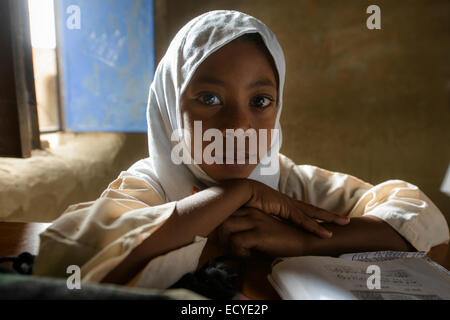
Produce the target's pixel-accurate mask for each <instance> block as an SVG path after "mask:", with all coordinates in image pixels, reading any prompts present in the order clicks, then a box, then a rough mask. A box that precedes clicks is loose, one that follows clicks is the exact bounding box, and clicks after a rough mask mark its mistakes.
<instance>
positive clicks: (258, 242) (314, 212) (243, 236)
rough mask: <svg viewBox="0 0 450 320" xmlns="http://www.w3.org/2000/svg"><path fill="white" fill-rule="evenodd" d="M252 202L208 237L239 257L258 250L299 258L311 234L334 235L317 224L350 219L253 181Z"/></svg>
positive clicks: (341, 221)
mask: <svg viewBox="0 0 450 320" xmlns="http://www.w3.org/2000/svg"><path fill="white" fill-rule="evenodd" d="M251 185H252V195H253V196H252V197H251V199H250V200H249V201H248V202H247V203H246V204H245V205H244V206H242V207H241V208H239V209H238V210H237V211H235V212H234V213H233V214H232V215H231V216H229V217H228V218H227V219H226V220H225V221H223V222H222V224H221V225H219V226H218V227H217V228H216V229H215V230H214V231H213V232H212V233H211V234H210V236H209V238H210V240H211V241H213V242H216V243H219V244H220V245H222V246H225V247H227V248H228V249H231V251H232V252H233V253H234V254H236V255H239V256H244V257H245V256H249V255H250V254H251V251H252V250H257V251H260V252H263V253H266V254H268V255H271V256H277V257H281V256H300V255H303V253H304V249H305V245H306V243H305V240H306V238H307V236H311V233H313V234H315V235H316V236H319V237H321V238H329V237H331V236H332V234H331V232H330V231H328V230H326V229H325V228H324V227H323V226H321V225H320V223H318V222H317V221H316V219H319V220H322V221H324V222H331V223H336V224H338V225H346V224H347V223H348V222H349V221H350V220H349V218H347V217H342V216H339V215H336V214H334V213H331V212H328V211H327V210H324V209H320V208H317V207H315V206H313V205H310V204H307V203H305V202H303V201H299V200H296V199H293V198H291V197H289V196H287V195H285V194H282V193H280V192H278V191H277V190H274V189H272V188H270V187H268V186H266V185H264V184H262V183H260V182H256V181H252V182H251Z"/></svg>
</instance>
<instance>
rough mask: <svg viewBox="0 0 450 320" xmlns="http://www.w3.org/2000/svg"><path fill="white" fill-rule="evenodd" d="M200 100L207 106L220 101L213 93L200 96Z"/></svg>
mask: <svg viewBox="0 0 450 320" xmlns="http://www.w3.org/2000/svg"><path fill="white" fill-rule="evenodd" d="M200 102H202V103H203V104H206V105H208V106H213V105H216V104H220V103H221V101H220V99H219V98H217V96H215V95H213V94H209V93H208V94H204V95H202V96H200Z"/></svg>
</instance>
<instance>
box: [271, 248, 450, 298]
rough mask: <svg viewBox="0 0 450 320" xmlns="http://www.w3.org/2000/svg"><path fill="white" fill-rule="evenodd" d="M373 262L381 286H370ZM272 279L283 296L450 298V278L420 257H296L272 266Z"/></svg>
mask: <svg viewBox="0 0 450 320" xmlns="http://www.w3.org/2000/svg"><path fill="white" fill-rule="evenodd" d="M370 265H377V266H378V267H379V268H380V283H381V287H380V289H369V288H368V285H367V280H368V278H369V277H370V276H371V275H372V274H371V273H367V272H366V271H367V268H368V266H370ZM269 281H270V282H271V283H272V284H273V285H274V288H275V290H277V292H278V293H279V294H280V296H281V297H282V298H283V299H287V300H292V299H294V300H303V299H306V300H329V299H332V300H343V299H387V300H392V299H395V300H404V299H408V300H409V299H418V300H420V299H450V277H449V276H448V275H446V274H445V273H443V272H441V271H440V270H438V269H436V268H435V267H434V266H432V265H431V264H429V263H428V262H427V260H425V259H421V258H407V259H396V260H389V261H377V262H364V261H351V260H347V259H340V258H331V257H316V256H308V257H294V258H288V259H285V260H283V261H282V262H280V263H278V264H276V265H275V266H273V268H272V274H271V276H270V277H269Z"/></svg>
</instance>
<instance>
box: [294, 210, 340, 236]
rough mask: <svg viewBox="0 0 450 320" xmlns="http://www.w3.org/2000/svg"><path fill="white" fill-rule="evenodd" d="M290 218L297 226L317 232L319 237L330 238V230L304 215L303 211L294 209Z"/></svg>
mask: <svg viewBox="0 0 450 320" xmlns="http://www.w3.org/2000/svg"><path fill="white" fill-rule="evenodd" d="M290 220H291V221H292V222H293V223H295V224H296V225H298V226H301V227H303V228H304V229H305V230H308V231H310V232H312V233H315V234H317V235H318V236H319V237H321V238H331V236H332V235H333V234H332V233H331V231H329V230H327V229H325V228H324V227H322V226H321V225H320V224H319V223H317V222H316V221H314V220H312V219H311V218H309V217H308V216H306V215H305V214H304V213H303V212H301V211H299V210H295V212H292V214H291V216H290Z"/></svg>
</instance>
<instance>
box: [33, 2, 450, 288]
mask: <svg viewBox="0 0 450 320" xmlns="http://www.w3.org/2000/svg"><path fill="white" fill-rule="evenodd" d="M284 79H285V61H284V55H283V51H282V49H281V47H280V45H279V43H278V41H277V39H276V37H275V35H274V34H273V33H272V32H271V31H270V30H269V29H268V28H267V27H266V26H265V25H264V24H263V23H262V22H261V21H259V20H257V19H255V18H254V17H251V16H249V15H246V14H244V13H241V12H237V11H232V10H217V11H211V12H207V13H205V14H202V15H200V16H198V17H196V18H195V19H193V20H191V21H190V22H189V23H187V24H186V25H185V26H184V27H183V28H182V29H181V30H180V31H179V32H178V33H177V35H176V36H175V37H174V39H173V40H172V42H171V44H170V46H169V48H168V50H167V52H166V54H165V56H164V57H163V59H162V60H161V62H160V63H159V65H158V67H157V70H156V72H155V77H154V80H153V82H152V84H151V86H150V93H149V101H148V112H147V120H148V123H149V132H148V136H149V151H150V152H149V153H150V157H149V158H147V159H143V160H140V161H138V162H137V163H135V164H134V165H133V166H132V167H131V168H130V169H128V170H127V171H124V172H122V173H121V174H120V175H119V177H118V178H117V179H116V180H115V181H113V182H112V183H111V184H110V185H109V186H108V188H107V189H106V190H105V191H104V192H103V193H102V195H101V196H100V198H99V199H97V200H96V201H91V202H85V203H80V204H76V205H72V206H69V208H68V209H67V210H66V211H65V212H64V213H63V215H62V216H61V217H60V218H59V219H57V220H56V221H54V223H53V224H52V225H51V226H50V227H49V228H48V229H47V230H46V231H45V232H43V233H42V234H41V235H40V237H41V243H40V249H39V254H38V256H37V259H36V263H35V267H34V270H35V274H37V275H47V276H61V277H65V276H67V274H66V269H67V266H69V265H79V266H80V267H81V275H82V281H86V282H88V281H90V282H111V283H119V284H129V285H135V286H144V287H152V288H168V287H169V286H171V285H172V284H173V283H175V282H176V281H177V280H178V279H179V278H180V277H181V276H183V275H184V274H185V273H188V272H191V271H193V270H195V269H196V268H197V264H198V259H199V257H200V255H201V253H202V250H203V248H204V245H205V243H206V242H207V241H215V242H218V243H220V244H222V245H224V246H227V247H228V248H229V249H231V250H232V251H233V252H234V253H235V254H236V255H239V256H248V255H251V254H252V252H254V251H257V252H263V253H265V254H268V255H271V256H298V255H337V254H341V253H345V252H356V251H376V250H402V251H407V250H423V251H428V250H429V249H430V248H431V247H433V246H435V245H438V244H440V243H443V242H446V241H448V239H449V231H448V226H447V223H446V221H445V218H444V217H443V215H442V214H441V212H440V211H439V209H438V208H436V206H435V205H434V204H433V203H432V202H431V201H430V199H428V198H427V196H426V195H425V194H423V193H422V192H421V191H420V190H419V189H418V188H417V187H416V186H414V185H411V184H409V183H407V182H404V181H400V180H390V181H386V182H384V183H381V184H379V185H376V186H372V185H370V184H369V183H366V182H363V181H361V180H359V179H357V178H355V177H352V176H349V175H346V174H341V173H333V172H329V171H327V170H324V169H320V168H317V167H314V166H310V165H296V164H294V163H293V162H292V161H291V160H290V159H289V158H287V157H286V156H284V155H282V154H280V153H279V150H280V147H281V127H280V123H279V119H280V114H281V109H282V101H283V99H282V94H283V86H284ZM196 123H200V124H201V134H202V137H204V136H205V134H206V132H207V131H208V130H209V129H216V130H218V131H219V132H220V133H222V134H227V132H228V131H227V130H229V129H243V130H248V129H254V130H256V131H257V132H258V134H257V140H258V146H260V144H259V142H260V141H262V142H266V143H267V145H268V146H270V147H269V149H268V150H267V152H259V151H261V150H258V154H257V161H256V163H250V161H249V158H250V156H252V155H253V154H252V152H251V150H249V149H248V148H246V149H245V160H246V161H245V164H240V162H238V161H237V160H238V156H237V155H236V154H237V150H235V149H232V153H231V155H230V152H229V150H227V151H226V152H225V155H222V154H221V152H222V151H223V150H220V149H215V152H214V157H215V159H216V160H217V159H219V160H220V159H223V160H230V158H231V160H232V161H231V163H226V162H227V161H225V163H221V161H216V162H213V163H210V162H205V161H203V162H200V163H199V162H197V163H196V162H192V161H184V162H181V163H179V162H177V161H175V159H174V154H176V152H175V153H174V152H173V151H174V149H175V147H176V146H180V145H181V146H183V147H185V148H183V150H188V153H189V154H188V157H187V158H188V160H191V159H192V158H193V157H194V158H196V159H197V155H195V156H194V155H193V154H192V152H191V150H196V149H197V150H199V149H198V145H197V146H196V145H195V144H196V143H198V140H196V139H195V124H196ZM180 129H182V130H183V131H181V132H182V134H180V135H178V136H177V135H174V133H176V132H180V131H179V130H180ZM270 129H277V130H278V131H272V130H270ZM264 130H266V131H264ZM261 132H269V134H267V135H266V136H263V135H261V134H260V133H261ZM274 132H275V134H274ZM276 132H279V133H280V135H278V136H277V135H276ZM192 136H194V139H190V137H192ZM174 137H176V138H178V139H174ZM233 139H234V138H233ZM207 140H208V139H203V140H201V143H200V145H201V148H200V150H201V151H202V153H201V155H204V153H203V152H204V151H206V150H207V148H208V143H207V142H208V141H207ZM205 141H206V142H205ZM196 147H197V148H196ZM184 159H186V155H185V154H184ZM266 164H269V167H270V168H271V169H270V170H268V168H267V165H266ZM264 169H266V170H264ZM317 220H321V221H322V222H324V223H319V222H318V221H317Z"/></svg>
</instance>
